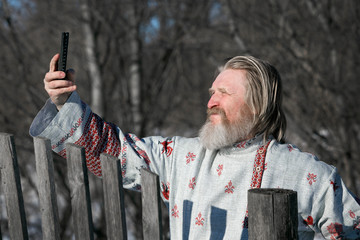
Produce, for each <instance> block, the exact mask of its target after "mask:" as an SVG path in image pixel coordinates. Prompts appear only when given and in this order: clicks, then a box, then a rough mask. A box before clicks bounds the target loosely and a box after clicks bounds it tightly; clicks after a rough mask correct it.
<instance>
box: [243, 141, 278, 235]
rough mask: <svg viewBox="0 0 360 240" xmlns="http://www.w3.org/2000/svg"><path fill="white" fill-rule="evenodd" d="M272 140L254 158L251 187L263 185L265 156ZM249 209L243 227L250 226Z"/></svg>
mask: <svg viewBox="0 0 360 240" xmlns="http://www.w3.org/2000/svg"><path fill="white" fill-rule="evenodd" d="M270 142H271V140H268V142H267V143H266V144H265V145H263V146H261V147H260V148H259V149H258V150H257V153H256V156H255V160H254V169H253V175H252V178H251V183H250V188H260V187H261V181H262V176H263V173H264V170H265V156H266V151H267V148H268V147H269V144H270ZM248 220H249V218H248V210H247V209H246V213H245V218H244V221H243V228H248V226H249V224H248Z"/></svg>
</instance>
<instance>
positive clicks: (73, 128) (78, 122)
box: [51, 102, 90, 156]
mask: <svg viewBox="0 0 360 240" xmlns="http://www.w3.org/2000/svg"><path fill="white" fill-rule="evenodd" d="M81 108H82V113H81V116H80V118H79V119H78V120H77V121H76V123H75V124H74V125H73V126H72V127H71V129H70V132H69V133H67V134H66V135H65V136H64V137H62V138H61V139H60V141H59V142H57V143H56V144H54V145H52V146H51V149H55V148H57V147H58V146H60V145H61V144H64V142H65V141H66V140H67V139H69V138H70V137H72V136H73V135H74V133H75V132H76V130H77V129H78V128H79V127H80V126H81V124H82V122H83V119H84V116H85V111H86V104H85V103H84V102H81ZM89 119H90V118H89ZM86 124H88V123H86ZM65 155H66V154H65ZM61 156H63V155H61Z"/></svg>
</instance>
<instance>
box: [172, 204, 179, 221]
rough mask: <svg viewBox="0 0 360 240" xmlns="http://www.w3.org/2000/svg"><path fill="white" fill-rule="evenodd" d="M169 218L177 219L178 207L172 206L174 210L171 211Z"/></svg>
mask: <svg viewBox="0 0 360 240" xmlns="http://www.w3.org/2000/svg"><path fill="white" fill-rule="evenodd" d="M171 216H172V217H174V218H178V217H179V210H178V207H177V205H176V204H175V205H174V208H173V209H171Z"/></svg>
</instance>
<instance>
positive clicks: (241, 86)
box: [208, 69, 253, 125]
mask: <svg viewBox="0 0 360 240" xmlns="http://www.w3.org/2000/svg"><path fill="white" fill-rule="evenodd" d="M247 82H248V80H247V79H246V71H245V70H234V69H227V70H224V71H223V72H221V73H220V74H219V75H218V76H217V78H216V79H215V81H214V82H213V84H212V87H211V88H210V90H209V92H210V96H211V98H210V100H209V102H208V118H209V120H210V121H211V123H212V124H215V125H216V124H219V123H223V124H226V123H229V124H232V123H235V122H236V121H238V120H239V118H248V117H250V116H252V115H253V113H252V111H251V110H250V108H249V106H248V105H247V104H246V102H245V95H246V86H247ZM244 115H246V116H244Z"/></svg>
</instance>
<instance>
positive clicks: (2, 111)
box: [0, 0, 360, 239]
mask: <svg viewBox="0 0 360 240" xmlns="http://www.w3.org/2000/svg"><path fill="white" fill-rule="evenodd" d="M63 31H69V32H70V45H69V55H68V66H69V67H71V68H73V69H75V70H76V75H77V85H78V92H79V94H80V96H81V97H82V98H83V100H85V101H86V102H87V103H88V104H90V105H91V106H92V109H93V110H94V112H96V113H98V114H99V115H101V116H102V117H103V118H104V119H105V120H107V121H110V122H113V123H116V124H117V125H119V126H121V127H122V129H123V130H124V131H131V132H133V133H136V134H138V135H139V136H148V135H162V136H172V135H183V136H196V135H197V133H198V129H199V128H200V126H201V125H202V124H203V122H204V120H205V109H206V103H207V101H208V99H209V96H208V88H209V87H210V86H211V83H212V81H213V80H214V77H215V73H216V70H217V69H218V67H220V66H221V65H222V64H223V63H224V61H225V59H227V58H229V57H231V56H235V55H245V54H249V55H254V56H256V57H259V58H262V59H265V60H267V61H269V62H270V63H272V64H273V65H274V66H276V67H277V69H278V70H279V72H280V74H281V76H282V80H283V88H284V108H285V111H286V114H287V120H288V131H287V135H286V136H287V140H288V141H289V142H291V143H294V144H295V145H297V146H298V147H300V148H301V149H302V150H303V151H307V152H311V153H314V154H316V155H317V156H318V157H319V158H320V159H321V160H322V161H325V162H327V163H329V164H332V165H335V166H336V167H337V168H338V170H339V172H340V174H341V176H342V177H343V179H344V181H345V183H346V185H347V186H348V187H349V188H350V189H351V191H353V192H354V193H355V194H357V195H359V193H360V185H359V181H358V179H359V176H360V166H359V164H358V161H359V159H360V156H359V155H360V148H359V145H360V125H359V124H360V121H359V120H360V111H359V109H358V107H359V103H360V98H359V97H358V93H359V92H360V84H359V79H358V78H359V76H360V68H359V64H360V56H359V54H360V51H359V50H360V44H359V43H360V1H356V0H342V1H340V0H339V1H336V0H334V1H332V0H317V1H315V0H298V1H289V0H268V1H261V0H241V1H237V0H196V1H194V0H182V1H180V0H178V1H175V0H102V1H95V0H59V1H50V0H47V1H44V0H0V69H1V72H2V74H1V77H0V84H1V85H0V86H1V88H0V99H1V100H0V101H1V102H0V131H1V132H7V133H12V134H14V135H15V143H16V146H17V152H18V161H19V163H20V166H21V177H22V184H23V185H22V187H23V192H24V198H25V203H26V205H25V206H26V213H27V218H28V227H29V234H30V236H31V238H32V239H41V238H40V237H41V223H40V214H39V206H38V198H37V193H36V181H37V179H36V169H35V160H34V154H33V142H32V138H31V137H30V136H29V134H28V130H29V126H30V124H31V122H32V119H33V118H34V117H35V115H36V114H37V112H38V111H39V110H40V108H41V107H42V106H43V104H44V102H45V101H46V99H47V95H46V92H45V91H44V90H43V78H44V74H45V73H46V72H47V71H48V65H49V61H50V59H51V57H52V56H53V55H54V54H55V53H57V52H58V51H59V50H60V35H61V32H63ZM55 170H56V176H57V192H58V203H59V205H60V209H59V211H60V218H61V226H62V238H63V239H71V208H70V205H69V197H70V196H69V189H68V185H67V183H66V181H65V177H64V176H65V175H66V161H65V160H64V159H62V158H61V157H59V156H55ZM91 181H92V186H97V187H94V188H92V189H91V197H92V200H93V215H94V221H95V232H96V239H105V234H106V233H105V226H104V220H103V217H104V216H103V215H102V212H101V207H102V197H101V191H102V190H101V183H100V180H99V179H97V178H96V177H93V176H92V177H91ZM0 204H1V212H0V214H1V216H0V217H1V228H2V232H3V235H4V236H5V235H6V228H7V226H6V223H5V221H4V219H5V218H6V211H5V209H4V199H3V197H1V198H0ZM126 204H127V206H128V207H127V222H128V227H129V234H130V236H132V237H134V238H135V239H140V238H141V229H142V228H141V220H140V217H141V212H140V209H141V201H140V197H139V194H138V193H133V192H129V191H126ZM164 212H165V213H164V216H165V218H166V217H167V214H166V210H165V211H164ZM164 224H165V225H166V220H165V223H164Z"/></svg>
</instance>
